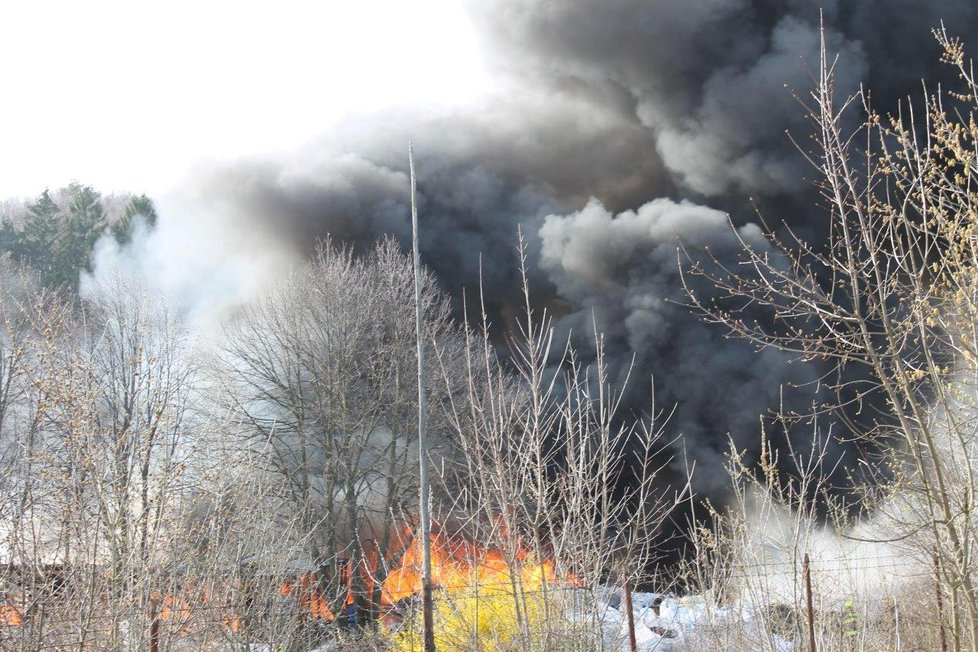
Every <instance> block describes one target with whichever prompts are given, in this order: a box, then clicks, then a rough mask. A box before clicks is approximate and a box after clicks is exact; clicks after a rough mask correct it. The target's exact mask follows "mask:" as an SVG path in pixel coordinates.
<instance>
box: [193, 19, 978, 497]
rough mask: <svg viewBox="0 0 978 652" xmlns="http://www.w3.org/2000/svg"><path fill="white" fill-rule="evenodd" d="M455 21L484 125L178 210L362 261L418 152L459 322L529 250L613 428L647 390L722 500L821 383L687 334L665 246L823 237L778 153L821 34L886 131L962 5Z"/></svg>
mask: <svg viewBox="0 0 978 652" xmlns="http://www.w3.org/2000/svg"><path fill="white" fill-rule="evenodd" d="M468 8H469V11H470V13H471V16H472V19H473V22H474V24H475V25H476V28H477V31H478V33H479V35H480V38H481V40H482V45H483V50H484V52H485V56H486V58H487V61H488V62H489V65H490V66H491V67H492V69H493V70H494V74H495V75H496V79H497V80H498V91H497V92H496V93H495V94H494V95H493V96H491V97H489V98H486V101H485V102H484V104H482V105H481V106H479V107H477V108H469V109H465V110H462V109H454V110H450V111H445V112H442V113H437V112H432V111H431V110H421V109H418V110H416V111H411V110H399V111H396V112H389V113H387V114H383V115H374V116H361V117H359V118H356V119H351V120H349V121H348V122H347V123H345V124H343V125H341V126H340V127H338V128H337V129H336V130H335V132H333V133H332V134H330V135H327V136H325V137H323V138H321V139H320V140H318V141H316V142H314V143H311V144H309V145H308V146H307V147H305V148H303V149H301V150H299V151H297V152H294V153H293V154H291V155H289V156H282V157H280V158H277V159H263V160H250V161H237V162H233V163H230V164H222V165H214V166H211V167H210V168H208V169H206V170H202V171H200V173H199V175H198V177H197V179H196V180H195V185H194V187H193V188H192V189H191V190H190V191H189V196H191V197H192V201H194V202H195V203H196V205H197V207H198V210H199V212H200V214H208V213H213V214H219V215H223V216H224V217H223V218H222V219H223V220H224V224H225V226H226V228H228V229H229V232H238V233H241V232H243V233H248V234H249V238H251V239H252V240H253V241H255V242H261V243H262V244H261V247H264V248H265V249H276V248H277V249H280V250H282V251H290V252H308V251H309V250H310V249H311V243H313V242H315V240H316V239H317V238H319V237H322V236H325V235H326V234H329V235H331V236H332V237H333V238H336V239H339V240H340V241H342V242H345V243H349V244H351V245H353V246H354V247H357V248H359V249H362V250H366V249H367V248H368V246H369V243H372V242H373V241H375V240H376V239H377V238H379V237H381V236H382V235H384V234H392V235H394V237H396V238H397V239H398V241H399V242H401V243H402V244H403V245H404V246H407V244H408V242H409V228H410V226H409V221H408V215H409V211H408V205H407V201H408V177H407V161H406V149H407V147H406V146H407V143H408V141H409V140H413V141H414V142H415V147H416V158H417V161H418V170H419V179H418V181H419V190H420V213H421V223H422V226H421V250H422V256H423V259H424V262H425V264H426V265H427V266H429V267H430V268H431V269H432V270H433V271H434V272H435V273H436V275H437V276H438V278H439V279H440V281H441V283H442V285H443V286H444V287H445V288H446V289H448V290H449V291H450V292H451V293H452V294H453V296H455V297H456V298H458V299H459V300H460V297H461V295H462V291H463V289H466V288H467V289H468V290H470V291H472V292H473V293H474V291H475V289H476V288H478V287H479V285H480V283H481V285H482V288H483V290H484V295H485V297H486V300H487V302H488V304H489V306H488V307H489V308H490V314H491V315H492V317H493V320H494V322H495V324H496V326H497V327H502V326H504V325H505V322H506V320H507V319H509V318H511V316H512V315H513V314H515V313H516V312H518V306H519V304H520V300H519V299H520V294H519V285H520V284H519V276H518V256H517V249H516V239H517V230H518V229H522V232H523V234H524V236H525V237H526V239H527V246H528V255H529V266H530V269H529V272H530V282H531V285H532V287H533V300H534V302H535V304H536V305H538V306H540V307H544V306H545V307H548V308H550V309H551V310H555V311H556V314H557V315H558V316H559V320H558V329H559V330H560V332H561V333H562V334H566V335H569V336H571V337H573V338H574V341H575V343H576V344H578V345H579V346H580V347H582V348H583V353H584V355H585V357H587V356H588V355H591V356H593V355H594V350H593V346H592V345H591V344H589V342H591V341H592V338H591V337H590V335H591V334H590V332H589V331H590V330H591V328H592V324H596V325H597V327H598V328H599V329H600V330H603V331H605V332H606V338H607V339H606V344H607V352H608V355H609V359H610V360H611V362H612V363H613V366H614V369H613V371H614V372H615V373H616V374H617V375H618V376H619V377H622V376H624V374H625V369H626V368H627V367H628V365H630V364H631V363H632V361H633V360H634V363H635V369H634V371H633V373H632V382H631V385H630V388H629V390H628V394H627V399H628V400H627V405H626V409H627V411H628V412H629V413H630V414H636V413H637V414H641V413H645V412H647V411H648V409H649V407H650V405H651V393H652V383H651V380H650V379H651V378H652V377H653V376H654V378H655V383H654V392H655V398H656V404H657V405H658V406H660V407H666V406H672V405H676V412H675V415H674V417H673V419H672V421H671V423H670V425H669V428H670V431H671V432H674V433H677V434H679V433H681V435H682V436H680V437H678V438H677V439H676V440H675V443H674V444H673V447H674V449H673V452H674V453H675V455H676V458H677V460H679V459H681V458H682V456H683V452H684V451H685V452H687V453H689V451H695V453H691V455H692V456H693V457H695V458H696V461H697V474H696V479H695V483H696V485H697V489H698V490H699V491H700V492H705V493H714V494H719V493H722V491H723V480H722V478H723V477H724V474H723V472H722V470H721V469H720V466H721V463H722V460H723V454H724V451H725V450H726V448H727V445H728V435H729V436H731V437H732V438H733V440H734V441H735V442H736V443H737V445H738V446H740V447H744V448H748V449H749V448H751V447H756V446H757V442H758V441H759V431H760V421H759V415H760V414H762V413H764V412H765V411H766V410H768V409H770V408H773V407H776V406H777V405H778V404H779V403H780V402H782V401H785V400H787V401H789V403H790V402H792V401H793V402H796V403H797V404H798V405H804V404H806V403H807V402H810V401H811V400H812V399H813V396H812V395H811V393H810V391H808V390H805V391H802V390H796V391H795V393H792V392H785V391H782V390H783V389H784V388H785V387H787V386H789V385H806V384H808V383H809V382H810V381H812V380H813V379H814V378H815V377H816V376H817V373H818V371H817V370H816V369H814V368H811V367H803V366H800V365H789V364H788V358H787V356H785V355H782V354H780V353H777V352H774V351H761V352H755V351H753V349H752V348H751V347H750V346H748V345H747V344H745V343H742V342H733V341H730V340H728V339H725V338H724V337H723V333H722V332H720V331H718V330H717V329H714V328H712V327H709V326H707V325H704V324H702V323H700V322H699V321H698V320H697V318H696V317H694V316H691V315H690V314H689V312H688V311H687V310H686V309H685V308H684V307H683V306H681V305H680V304H681V303H682V302H683V300H684V296H685V295H684V291H683V289H682V287H681V282H680V275H679V269H678V264H677V255H676V249H677V245H678V244H680V243H683V244H685V245H686V246H687V247H690V248H691V249H692V250H694V251H707V250H709V251H710V253H711V254H712V255H714V256H717V257H718V258H719V259H720V260H721V261H732V259H733V258H734V257H735V256H736V250H737V247H736V241H735V238H734V236H733V233H732V231H731V230H730V228H729V225H728V223H727V215H729V216H730V219H732V221H733V223H734V225H735V226H736V227H737V228H739V229H741V234H742V235H743V236H744V237H745V238H747V239H748V240H750V241H751V242H753V243H755V244H756V245H757V246H765V242H764V240H763V237H762V236H761V235H760V231H759V230H758V229H757V228H756V227H755V226H752V225H751V222H752V221H753V220H754V219H755V216H754V213H753V211H754V206H758V207H760V209H761V210H762V211H763V212H764V214H765V217H766V218H767V219H768V220H769V221H770V222H773V223H777V222H779V221H781V220H784V221H785V222H787V223H788V224H791V225H792V226H793V227H794V228H796V229H799V230H800V231H801V232H802V233H803V234H805V235H806V237H811V238H814V239H818V238H824V237H825V236H826V235H827V215H826V213H825V212H823V211H822V210H821V209H819V208H818V207H817V203H818V202H817V196H816V194H815V193H814V192H813V191H812V190H811V187H810V183H809V180H808V179H807V178H806V177H811V176H812V175H813V174H814V171H813V170H811V169H810V168H809V167H808V166H807V164H806V162H805V161H804V158H803V157H802V156H801V154H800V153H799V152H798V151H797V149H796V147H795V145H794V144H793V143H792V141H791V139H790V138H789V137H788V136H787V135H786V131H787V132H790V133H791V134H792V135H793V136H794V137H795V139H796V140H797V141H798V142H800V143H801V144H802V146H803V147H805V146H806V143H807V142H808V140H807V139H808V136H809V134H810V132H811V125H810V123H809V122H808V121H807V118H806V114H805V113H806V112H805V109H804V107H803V106H802V104H801V102H800V101H799V99H801V100H804V98H805V97H807V94H808V92H809V91H810V89H811V88H812V87H813V85H814V83H815V76H816V74H817V69H818V59H819V45H820V39H821V33H820V26H824V36H825V40H826V43H827V47H828V49H829V51H830V52H832V53H836V54H837V55H838V63H837V65H836V73H837V76H836V83H837V86H838V93H839V95H840V96H841V95H844V94H847V93H850V92H853V91H855V90H856V89H857V88H858V85H859V84H860V83H865V84H866V85H867V86H868V87H870V88H872V89H873V98H874V102H875V103H876V105H877V106H880V107H883V108H887V109H889V108H894V107H895V106H896V102H897V101H898V100H899V99H900V98H902V97H904V96H905V95H906V94H908V93H911V94H912V93H916V92H918V91H919V88H920V87H919V80H920V79H921V78H923V77H926V78H927V79H928V80H930V81H932V82H935V83H936V82H939V81H941V80H944V79H947V78H948V75H949V72H950V71H948V70H944V69H943V68H941V67H940V64H939V63H938V54H939V52H938V47H937V45H936V43H935V42H934V40H933V38H932V37H931V35H930V33H929V28H931V27H936V26H937V25H938V24H939V22H940V20H942V19H943V20H944V21H946V23H947V24H948V25H949V26H950V27H951V28H952V29H953V30H959V31H960V35H961V36H962V37H963V38H964V39H965V40H966V41H967V42H971V43H975V42H978V39H976V38H974V37H976V36H978V21H976V20H975V19H976V18H978V15H976V14H978V6H975V5H974V3H972V2H970V1H969V0H941V1H937V2H934V1H930V0H897V1H894V0H858V1H853V2H838V1H832V0H827V1H826V2H824V3H822V4H821V6H819V5H818V4H816V3H810V2H805V1H802V0H692V1H690V0H681V1H680V0H659V1H657V2H642V1H639V0H572V1H568V2H560V3H553V2H546V1H544V0H472V1H471V2H469V3H468ZM445 56H451V53H449V52H446V53H445ZM310 83H314V82H312V81H310ZM315 83H319V82H318V81H317V82H315ZM228 216H230V218H228ZM218 237H220V236H218ZM235 237H237V236H235ZM698 290H700V291H702V292H708V291H709V288H705V287H704V288H698ZM806 392H807V393H806ZM798 436H799V437H807V438H811V430H810V429H805V431H804V432H803V433H799V435H798ZM839 452H840V453H841V452H842V447H840V448H839ZM677 464H681V462H678V461H677ZM839 468H840V469H841V470H842V471H841V472H844V470H845V468H846V464H843V465H842V466H840V467H839Z"/></svg>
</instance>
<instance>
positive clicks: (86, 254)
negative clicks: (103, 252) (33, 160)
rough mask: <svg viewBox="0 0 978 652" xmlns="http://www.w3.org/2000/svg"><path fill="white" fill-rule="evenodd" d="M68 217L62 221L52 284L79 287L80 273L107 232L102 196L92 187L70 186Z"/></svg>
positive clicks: (87, 265)
mask: <svg viewBox="0 0 978 652" xmlns="http://www.w3.org/2000/svg"><path fill="white" fill-rule="evenodd" d="M68 194H69V196H70V199H69V201H68V213H67V215H64V216H63V217H62V219H61V224H60V225H58V226H60V228H59V229H58V230H59V234H58V239H57V242H56V246H55V250H54V252H53V254H54V261H53V262H54V265H53V268H52V278H51V279H50V281H51V282H52V283H53V284H59V285H60V284H65V285H70V286H72V287H76V286H77V284H78V273H79V272H80V271H81V270H82V269H88V267H89V263H90V258H91V254H92V249H94V247H95V242H96V241H97V240H98V239H99V237H100V236H101V235H102V233H103V232H104V231H105V226H106V224H105V210H104V209H103V208H102V203H101V199H102V197H101V195H100V194H99V193H98V192H96V191H95V190H94V189H93V188H92V187H91V186H82V185H79V184H72V185H70V186H68Z"/></svg>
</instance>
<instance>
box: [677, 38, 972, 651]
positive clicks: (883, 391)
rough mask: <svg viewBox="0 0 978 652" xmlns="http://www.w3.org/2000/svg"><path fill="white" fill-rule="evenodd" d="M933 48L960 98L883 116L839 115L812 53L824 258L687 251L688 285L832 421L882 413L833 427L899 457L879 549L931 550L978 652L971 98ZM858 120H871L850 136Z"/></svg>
mask: <svg viewBox="0 0 978 652" xmlns="http://www.w3.org/2000/svg"><path fill="white" fill-rule="evenodd" d="M936 36H937V39H938V41H939V42H940V43H941V45H942V46H943V47H944V50H945V55H944V59H945V61H946V62H948V63H950V64H951V65H953V66H955V67H956V68H957V69H958V71H959V73H960V80H961V87H960V89H959V90H958V91H956V92H952V93H945V92H944V91H943V90H941V89H938V91H936V92H935V93H933V94H928V95H926V96H925V97H924V98H923V104H922V108H917V107H915V105H914V104H913V103H908V104H906V105H905V106H903V107H902V109H901V110H900V112H899V113H897V114H896V115H895V116H892V117H884V116H882V115H880V114H878V113H876V112H875V111H874V110H873V109H872V107H871V106H870V105H869V101H868V94H862V95H859V96H857V97H852V98H847V99H845V100H843V101H842V102H838V101H837V98H836V97H835V96H834V93H833V64H832V62H831V61H830V60H828V58H827V56H826V54H825V50H824V46H823V54H822V61H821V75H820V79H819V84H818V87H817V89H816V91H815V92H814V93H813V95H812V101H813V104H812V106H811V115H812V119H813V121H814V124H815V126H816V129H817V138H816V142H817V148H816V150H815V151H814V152H805V153H806V155H807V156H809V159H810V161H811V162H812V164H813V165H814V166H815V167H816V168H817V169H818V171H819V172H820V176H821V179H820V181H819V187H820V189H821V190H822V196H823V199H824V201H825V205H826V207H827V210H828V213H829V217H830V232H829V241H828V245H827V246H826V247H824V248H823V247H819V246H815V245H812V244H810V243H808V242H806V241H805V240H803V239H802V238H801V237H797V236H796V235H795V234H793V233H791V232H790V231H788V232H786V233H784V232H783V234H782V235H778V234H776V233H771V234H769V236H768V238H769V241H770V243H771V247H770V248H765V249H763V250H762V249H761V248H759V247H756V246H755V247H752V246H750V245H749V244H748V243H747V242H745V241H743V240H742V241H741V243H742V245H743V258H742V261H741V263H742V264H741V265H738V266H735V267H724V266H722V265H721V263H720V262H719V261H717V260H715V259H713V260H708V262H705V263H704V262H701V261H702V260H703V258H704V256H703V255H702V254H696V255H693V253H692V252H687V254H688V255H687V262H688V263H689V265H688V269H687V274H689V275H698V276H702V277H705V278H706V279H708V280H709V281H711V282H712V283H713V284H714V285H715V287H717V288H719V291H720V292H719V296H718V297H717V298H715V299H711V298H708V297H704V296H699V295H697V294H696V293H695V292H693V291H692V290H691V293H690V297H691V300H692V302H693V304H694V306H695V307H696V308H697V309H698V310H699V311H700V312H701V314H702V315H703V316H704V317H705V318H706V319H708V320H710V321H713V322H716V323H719V324H722V325H724V326H726V327H727V328H728V329H729V330H730V332H731V333H733V334H735V335H737V336H740V337H744V338H747V339H749V340H751V341H753V342H755V343H757V345H758V346H759V347H761V348H766V347H774V348H777V349H780V350H783V351H790V352H793V353H795V354H797V355H798V357H799V358H800V359H801V360H805V361H816V362H818V363H819V364H821V365H823V366H824V367H827V368H828V369H829V370H830V371H829V372H828V373H827V374H826V375H825V376H824V377H823V379H822V380H823V383H824V386H825V387H827V388H828V389H830V390H834V395H835V396H836V397H837V399H836V400H835V401H832V402H829V403H828V404H827V406H826V407H827V408H828V409H829V410H831V411H833V412H835V413H836V414H843V415H844V413H845V410H846V409H847V408H851V407H852V406H858V405H866V406H877V408H878V409H880V410H881V412H880V417H879V418H876V419H863V420H861V422H855V421H853V420H849V421H845V423H846V425H847V427H848V428H849V429H850V432H848V433H845V436H847V437H852V438H853V439H855V440H857V441H860V442H863V443H864V444H869V445H875V446H880V445H882V446H883V448H884V449H888V448H890V447H891V446H894V447H895V449H894V450H893V451H892V454H891V456H890V458H889V462H888V464H887V465H886V466H885V469H886V473H884V474H878V475H875V476H873V477H872V478H871V481H872V482H871V486H870V491H869V493H868V494H867V495H868V497H869V498H871V499H872V500H871V502H870V503H867V504H866V505H865V506H866V507H868V508H870V509H874V510H875V511H876V513H877V514H882V515H886V516H888V517H889V523H890V526H891V528H890V531H889V533H888V535H887V536H888V538H890V539H892V540H895V541H896V540H898V541H903V542H905V543H906V544H908V545H912V546H914V547H915V549H916V551H917V554H918V556H920V557H923V558H927V557H928V556H929V554H930V552H931V551H932V550H937V553H938V557H939V561H940V568H941V571H942V573H943V582H942V587H943V590H944V591H946V592H947V597H948V602H949V611H950V615H951V631H952V633H953V636H952V639H953V644H954V649H956V650H960V649H978V593H976V591H978V586H976V576H975V569H976V564H975V556H974V541H976V540H978V539H976V535H978V531H976V529H975V524H976V521H975V511H974V510H975V503H974V496H975V489H976V487H978V485H976V480H978V477H976V475H975V462H976V461H978V457H976V455H975V453H976V450H975V444H976V442H978V439H976V434H978V429H976V424H978V420H976V417H975V415H976V414H978V412H976V408H978V401H976V396H978V393H976V389H978V386H976V384H975V379H976V377H978V365H976V362H978V356H976V354H975V352H976V348H975V342H976V341H978V340H976V337H975V334H976V333H978V330H976V329H978V320H976V316H978V311H976V307H978V283H976V282H975V281H976V279H978V276H976V274H978V271H976V270H978V266H976V261H978V240H976V238H975V237H974V234H975V223H976V215H978V213H976V206H978V202H976V199H978V197H976V194H975V187H976V181H978V177H976V174H978V165H976V161H978V129H976V126H975V125H976V115H978V112H976V109H978V85H976V80H975V78H974V76H973V74H972V68H971V66H970V64H969V63H968V62H966V60H965V58H964V54H963V48H962V46H961V44H960V43H959V42H957V41H956V40H954V39H952V38H951V37H949V36H948V34H947V32H946V31H945V30H944V29H943V28H942V29H941V30H939V31H937V32H936ZM856 109H863V110H864V111H865V115H867V116H868V117H867V118H866V120H865V122H864V123H863V124H862V125H861V126H860V127H859V128H858V129H856V130H854V131H847V130H846V127H845V125H846V124H847V117H846V116H847V115H848V114H849V113H850V112H852V111H854V110H856ZM707 258H708V257H707ZM698 261H700V262H698ZM748 304H750V305H752V306H755V307H756V306H764V307H767V308H768V309H769V314H770V318H771V319H770V321H768V322H766V323H761V322H758V321H753V320H748V319H746V318H745V317H744V313H743V312H741V308H742V307H744V306H746V305H748Z"/></svg>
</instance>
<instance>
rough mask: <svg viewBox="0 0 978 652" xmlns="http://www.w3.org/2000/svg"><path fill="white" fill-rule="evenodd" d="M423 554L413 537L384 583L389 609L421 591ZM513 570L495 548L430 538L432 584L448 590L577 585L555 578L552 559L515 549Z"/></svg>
mask: <svg viewBox="0 0 978 652" xmlns="http://www.w3.org/2000/svg"><path fill="white" fill-rule="evenodd" d="M422 556H423V551H422V549H421V541H420V538H419V537H414V538H413V539H412V540H411V544H410V545H409V546H408V548H407V550H406V551H405V553H404V557H403V558H402V560H401V565H400V566H399V567H397V568H395V569H393V570H392V571H391V572H390V573H389V574H388V575H387V579H386V580H384V583H383V585H382V591H381V599H382V603H383V604H384V605H387V606H390V605H393V604H395V603H397V602H398V601H400V600H403V599H405V598H409V597H411V596H413V595H415V594H418V593H420V592H421V589H422V578H421V566H422V558H423V557H422ZM513 557H514V559H513V561H514V562H515V563H514V566H515V567H516V569H515V572H514V569H513V568H511V566H510V563H509V562H507V560H506V555H505V554H504V553H503V552H502V551H501V550H498V549H486V548H484V547H482V546H478V545H476V544H474V543H470V542H467V541H463V540H457V539H448V538H445V537H443V536H440V535H438V534H432V535H431V581H432V584H433V585H434V586H437V587H440V588H443V589H445V590H447V591H458V590H461V589H464V588H468V587H472V586H476V587H478V588H479V590H480V591H485V592H487V593H491V592H508V591H512V590H513V587H514V585H518V586H520V587H521V588H522V590H530V591H533V590H538V589H540V588H541V587H542V586H543V585H544V584H554V583H562V584H573V585H576V584H579V583H580V582H579V581H578V580H577V579H576V578H575V577H573V576H572V575H570V574H565V575H563V576H558V574H557V571H556V564H555V562H554V560H552V559H543V560H536V559H535V558H534V555H532V554H531V553H530V552H529V551H528V550H526V549H525V548H523V547H520V546H516V552H515V555H513Z"/></svg>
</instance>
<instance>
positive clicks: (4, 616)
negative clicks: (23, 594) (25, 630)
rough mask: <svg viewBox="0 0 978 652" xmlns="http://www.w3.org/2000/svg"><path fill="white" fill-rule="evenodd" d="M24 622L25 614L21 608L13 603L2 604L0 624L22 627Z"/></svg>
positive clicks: (0, 607)
mask: <svg viewBox="0 0 978 652" xmlns="http://www.w3.org/2000/svg"><path fill="white" fill-rule="evenodd" d="M23 622H24V615H23V614H22V613H21V612H20V609H18V608H17V607H15V606H14V605H12V604H2V605H0V625H6V626H7V627H20V625H21V623H23Z"/></svg>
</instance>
